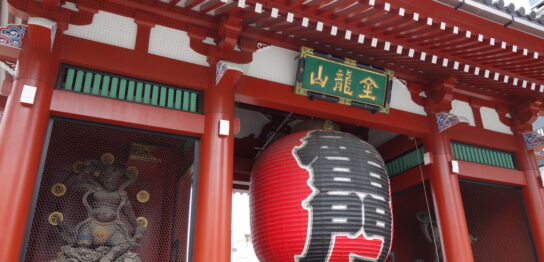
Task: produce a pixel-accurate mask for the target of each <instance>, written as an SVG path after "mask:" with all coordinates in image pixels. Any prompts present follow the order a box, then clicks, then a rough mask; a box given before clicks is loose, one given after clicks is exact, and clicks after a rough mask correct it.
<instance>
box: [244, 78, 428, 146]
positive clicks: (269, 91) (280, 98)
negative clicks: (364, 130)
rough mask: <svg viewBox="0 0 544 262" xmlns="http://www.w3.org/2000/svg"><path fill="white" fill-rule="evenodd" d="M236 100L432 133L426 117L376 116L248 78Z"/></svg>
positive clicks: (397, 112)
mask: <svg viewBox="0 0 544 262" xmlns="http://www.w3.org/2000/svg"><path fill="white" fill-rule="evenodd" d="M236 101H238V102H242V103H247V104H252V105H258V106H263V107H270V108H274V109H277V110H283V111H287V112H294V113H297V114H303V115H309V116H315V117H320V118H324V119H330V120H333V121H338V122H343V123H349V124H354V125H360V126H366V127H369V128H377V129H382V130H387V131H391V132H396V133H401V134H407V135H414V136H422V135H424V134H427V133H428V132H429V122H428V121H427V118H426V117H425V116H421V115H416V114H412V113H408V112H404V111H400V110H395V109H391V110H390V112H389V114H380V113H377V114H372V113H370V111H368V110H362V109H357V108H353V107H348V106H345V105H341V104H335V103H331V102H328V101H321V100H314V101H309V100H308V98H307V97H305V96H300V95H295V94H294V90H293V87H292V86H287V85H283V84H279V83H274V82H270V81H266V80H261V79H257V78H253V77H247V76H244V77H243V78H242V80H241V81H240V83H239V84H238V88H237V90H236Z"/></svg>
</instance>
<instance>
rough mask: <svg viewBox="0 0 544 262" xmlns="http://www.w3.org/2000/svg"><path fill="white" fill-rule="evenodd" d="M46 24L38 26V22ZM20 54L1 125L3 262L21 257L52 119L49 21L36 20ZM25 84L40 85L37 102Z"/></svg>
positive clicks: (54, 63) (55, 64) (0, 249)
mask: <svg viewBox="0 0 544 262" xmlns="http://www.w3.org/2000/svg"><path fill="white" fill-rule="evenodd" d="M34 21H36V22H38V23H41V24H44V25H43V26H42V25H36V24H33V22H34ZM29 22H30V24H29V26H28V29H27V32H26V36H25V38H24V46H23V49H22V51H21V53H20V55H19V60H18V70H19V71H18V74H17V78H16V79H15V81H14V84H13V89H12V91H11V94H10V96H9V98H8V101H7V105H6V108H5V112H4V116H3V119H2V122H1V123H0V181H1V184H0V210H1V211H0V232H1V233H0V261H2V262H16V261H19V256H20V254H21V248H22V246H23V240H24V236H25V232H26V227H27V223H28V222H29V221H30V218H29V213H30V206H31V202H32V198H33V195H34V186H35V183H36V178H37V175H38V169H39V166H40V160H41V156H42V149H43V144H44V140H45V135H46V130H47V126H48V120H49V106H50V103H51V96H52V92H53V88H54V85H55V81H56V77H57V71H58V66H59V64H58V60H57V57H56V56H55V55H54V54H53V52H52V51H51V29H50V28H48V27H47V24H48V22H49V23H52V22H51V21H48V20H45V19H42V20H40V19H38V20H35V19H31V20H30V21H29ZM24 85H31V86H34V87H37V92H36V96H35V100H34V104H22V103H21V102H20V101H19V99H20V97H21V92H22V90H23V86H24Z"/></svg>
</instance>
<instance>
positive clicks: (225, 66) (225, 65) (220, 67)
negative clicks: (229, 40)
mask: <svg viewBox="0 0 544 262" xmlns="http://www.w3.org/2000/svg"><path fill="white" fill-rule="evenodd" d="M248 66H249V65H248V64H235V63H230V62H227V61H219V62H217V64H216V65H215V84H216V85H217V84H218V83H219V81H221V78H223V75H225V72H227V70H237V71H240V72H242V74H245V73H246V72H247V69H248Z"/></svg>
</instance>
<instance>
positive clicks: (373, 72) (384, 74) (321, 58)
mask: <svg viewBox="0 0 544 262" xmlns="http://www.w3.org/2000/svg"><path fill="white" fill-rule="evenodd" d="M308 56H311V57H314V58H316V59H320V60H323V61H327V62H331V63H335V64H339V65H343V66H347V67H351V68H353V69H357V70H360V71H366V72H369V73H372V74H376V75H381V76H386V77H387V76H388V75H387V71H390V70H385V72H384V73H380V72H375V71H371V70H369V69H366V68H361V67H358V66H356V65H355V66H353V65H350V64H347V63H341V62H337V61H334V60H330V59H327V58H324V57H320V56H316V55H308Z"/></svg>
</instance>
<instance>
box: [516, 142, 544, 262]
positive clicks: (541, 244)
mask: <svg viewBox="0 0 544 262" xmlns="http://www.w3.org/2000/svg"><path fill="white" fill-rule="evenodd" d="M515 136H516V139H517V141H518V145H519V151H518V152H517V153H516V160H517V164H518V165H519V168H520V169H521V170H523V171H524V172H525V178H526V179H527V185H526V186H525V187H523V188H522V193H523V198H524V200H525V208H526V210H527V218H528V219H529V224H530V225H531V232H532V233H533V241H534V244H535V249H536V251H537V254H538V258H539V260H543V259H544V223H542V221H544V198H543V197H542V187H541V186H540V184H539V183H540V181H539V179H538V178H539V177H540V171H539V170H538V164H537V162H536V159H535V156H534V151H533V150H527V149H526V148H525V141H524V139H523V136H522V135H521V134H516V135H515Z"/></svg>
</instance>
